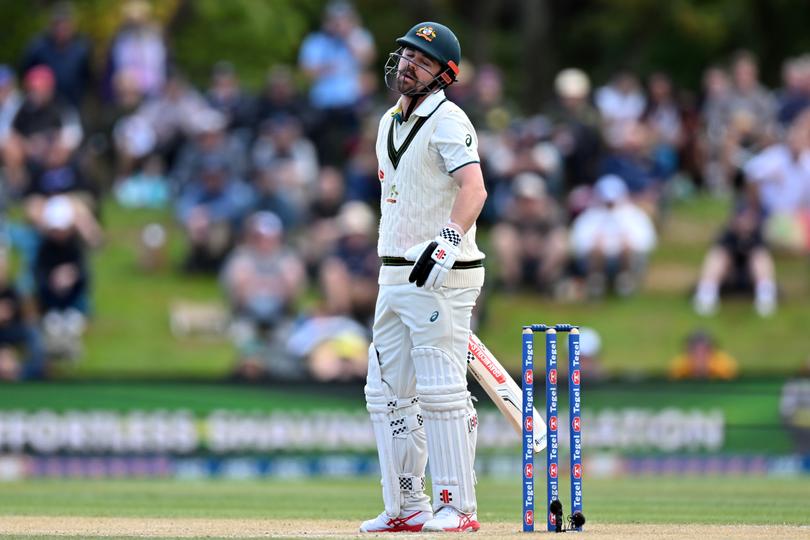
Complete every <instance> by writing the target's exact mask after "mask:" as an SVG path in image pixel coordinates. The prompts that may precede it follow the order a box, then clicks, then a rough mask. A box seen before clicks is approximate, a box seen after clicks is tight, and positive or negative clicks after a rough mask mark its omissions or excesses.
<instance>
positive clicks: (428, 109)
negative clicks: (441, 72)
mask: <svg viewBox="0 0 810 540" xmlns="http://www.w3.org/2000/svg"><path fill="white" fill-rule="evenodd" d="M445 99H447V97H446V96H445V95H444V90H439V91H438V92H433V93H432V94H428V96H427V97H426V98H425V99H424V100H422V103H420V104H419V105H418V106H417V107H416V109H415V110H414V111H413V113H411V116H414V115H416V116H430V114H431V113H432V112H433V111H435V110H436V107H438V106H439V105H440V104H441V103H442V101H444V100H445ZM397 114H399V115H400V118H401V115H402V98H400V100H399V103H397V108H396V110H394V112H393V114H392V116H394V117H396V115H397Z"/></svg>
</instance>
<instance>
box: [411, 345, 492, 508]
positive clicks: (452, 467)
mask: <svg viewBox="0 0 810 540" xmlns="http://www.w3.org/2000/svg"><path fill="white" fill-rule="evenodd" d="M411 354H412V357H413V361H414V366H415V368H416V393H417V394H418V396H419V403H420V407H421V408H422V414H423V415H424V419H425V430H426V431H427V445H428V453H429V455H430V475H431V478H432V480H433V508H434V510H438V509H439V508H441V507H442V506H452V507H454V508H456V509H458V510H460V511H461V512H465V513H472V512H475V511H476V501H475V471H474V469H473V465H474V462H475V445H476V439H477V435H478V429H477V428H478V416H477V415H476V413H475V408H474V407H473V405H472V400H471V399H470V393H469V392H468V391H467V379H466V378H465V376H466V366H463V365H458V364H457V363H456V362H454V361H453V359H452V358H451V357H450V356H449V355H448V354H447V353H445V352H444V351H442V350H441V349H437V348H435V347H416V348H414V349H412V350H411Z"/></svg>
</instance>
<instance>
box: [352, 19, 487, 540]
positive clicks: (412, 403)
mask: <svg viewBox="0 0 810 540" xmlns="http://www.w3.org/2000/svg"><path fill="white" fill-rule="evenodd" d="M396 44H397V46H398V48H397V49H396V51H394V52H392V53H391V54H390V55H389V58H388V62H387V63H386V65H385V83H386V86H388V88H390V89H392V90H395V91H396V92H397V93H399V94H400V98H399V100H398V101H397V103H396V105H395V106H393V107H392V108H391V109H389V110H388V111H387V112H386V113H385V114H384V115H383V117H382V119H381V120H380V127H379V131H378V133H377V146H376V149H377V161H378V163H379V170H378V176H379V179H380V183H381V185H382V197H381V201H380V204H381V207H382V217H381V220H380V229H379V232H380V234H379V242H378V244H377V252H378V254H379V256H380V258H381V260H382V267H381V269H380V275H379V285H380V290H379V296H378V298H377V305H376V312H375V317H374V329H373V343H372V344H371V346H370V347H369V367H368V378H367V381H366V386H365V396H366V403H367V408H368V411H369V413H370V414H371V422H372V425H373V428H374V436H375V438H376V441H377V449H378V452H379V458H380V467H381V469H382V492H383V502H384V504H385V511H384V512H382V513H381V514H380V515H379V516H377V517H376V518H374V519H371V520H368V521H365V522H363V524H362V525H361V526H360V530H361V531H362V532H384V531H391V532H395V531H420V530H421V531H433V532H439V531H448V532H451V531H452V532H462V531H464V532H466V531H476V530H478V528H479V527H480V525H479V523H478V520H477V516H476V510H477V508H476V499H475V473H474V471H473V463H474V460H475V446H476V437H477V427H478V418H477V416H476V412H475V409H474V408H473V404H472V401H471V399H470V393H469V392H468V391H467V377H466V374H467V365H466V364H467V362H466V352H467V341H468V339H469V336H470V317H471V314H472V310H473V306H474V305H475V301H476V299H477V298H478V294H479V292H480V290H481V287H482V285H483V283H484V267H483V257H484V254H483V253H481V251H479V249H478V247H477V246H476V244H475V220H476V218H477V217H478V214H479V213H480V212H481V208H482V207H483V205H484V201H485V200H486V197H487V193H486V190H485V188H484V180H483V176H482V174H481V166H480V164H479V157H478V139H477V137H476V133H475V130H474V129H473V126H472V124H471V123H470V120H469V119H468V118H467V115H466V114H464V112H463V111H462V110H461V109H460V108H459V107H458V106H457V105H456V104H454V103H453V102H451V101H448V99H447V97H446V96H445V93H444V89H445V88H446V87H448V86H449V85H451V84H453V82H454V81H455V80H456V77H457V76H458V64H459V60H460V57H461V47H460V45H459V42H458V39H457V38H456V36H455V35H454V34H453V32H452V31H451V30H450V29H449V28H447V27H446V26H444V25H442V24H439V23H435V22H424V23H420V24H417V25H416V26H414V27H413V28H411V29H410V30H408V32H407V33H406V34H405V35H404V36H402V37H400V38H399V39H397V40H396ZM428 461H429V462H430V473H431V479H432V483H433V493H432V495H433V497H432V504H431V498H430V497H428V495H427V494H426V493H425V466H426V464H427V463H428Z"/></svg>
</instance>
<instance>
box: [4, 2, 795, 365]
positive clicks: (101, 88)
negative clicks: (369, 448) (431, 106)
mask: <svg viewBox="0 0 810 540" xmlns="http://www.w3.org/2000/svg"><path fill="white" fill-rule="evenodd" d="M120 18H121V23H120V26H119V28H118V30H117V31H116V33H115V35H114V37H113V38H112V40H111V41H110V42H109V43H108V44H103V45H102V44H98V43H91V42H90V41H89V40H88V39H86V38H85V37H84V36H83V35H82V33H81V32H80V29H78V28H77V25H76V20H75V14H74V12H73V10H72V8H71V6H70V5H69V4H58V5H56V6H55V7H54V8H53V11H52V13H51V18H50V23H49V26H48V28H46V29H44V30H43V32H42V33H41V34H40V35H38V36H36V37H35V38H34V39H33V40H32V41H31V42H30V44H29V45H28V47H27V48H26V52H25V54H24V55H23V57H22V58H21V59H13V60H14V61H15V62H12V63H9V64H5V65H0V166H1V169H0V171H2V172H0V175H1V176H0V227H1V228H2V235H0V238H2V240H0V379H15V378H37V377H42V376H44V375H46V373H47V366H48V360H49V359H50V358H58V357H67V358H71V357H77V356H78V355H79V354H80V352H81V336H82V333H83V332H84V329H85V327H86V325H87V322H88V320H89V319H90V318H92V317H93V303H92V301H91V299H92V275H93V271H92V267H91V265H90V264H89V251H90V250H93V249H104V248H103V245H104V226H103V221H102V220H101V219H100V217H101V213H100V210H101V202H102V200H103V199H104V198H106V197H112V198H114V199H115V200H116V201H117V204H119V205H120V206H122V207H125V208H137V207H148V208H165V209H167V210H170V211H171V212H172V214H173V216H174V217H175V219H176V221H177V224H178V227H179V229H181V230H182V231H183V234H184V237H185V239H186V240H185V241H186V250H185V255H184V259H183V261H182V264H180V265H179V266H178V268H177V269H176V271H177V272H187V273H200V274H207V275H210V276H212V278H214V279H218V280H219V282H220V283H221V289H222V294H223V298H224V299H225V300H226V302H227V304H228V306H229V309H230V312H231V317H230V322H229V324H228V328H229V334H230V336H231V337H232V339H233V340H234V342H235V343H236V348H237V350H238V357H239V361H238V363H237V367H236V373H238V374H239V375H240V376H243V377H249V378H260V377H264V376H272V377H283V378H302V377H314V378H316V379H319V380H344V379H355V378H359V377H362V376H363V372H364V369H365V357H366V347H367V343H368V328H369V319H370V317H371V316H372V315H373V312H374V300H375V297H376V273H377V268H378V264H379V262H378V260H377V256H376V220H377V212H378V206H379V198H380V187H379V185H380V184H379V180H378V178H377V170H378V167H377V163H376V156H375V154H374V141H375V138H376V133H377V123H378V120H379V116H380V114H381V113H382V111H384V110H385V109H386V108H387V107H388V106H390V105H391V104H392V103H393V100H394V99H395V96H393V95H391V94H387V93H385V92H384V91H383V90H382V89H381V88H380V85H379V80H380V78H381V76H382V71H381V68H380V66H381V64H382V62H381V61H380V58H383V57H384V56H385V53H387V52H388V48H389V45H387V44H386V45H382V44H381V45H380V46H379V47H378V46H377V44H375V43H374V41H373V39H372V37H371V33H370V32H369V31H368V30H367V29H366V28H364V27H363V25H362V21H361V19H360V17H359V15H358V13H357V12H356V11H355V10H354V9H353V7H352V6H351V5H350V4H349V3H346V2H343V1H334V2H331V3H329V4H328V5H327V7H326V8H325V11H324V13H323V19H322V25H321V27H320V28H319V29H317V30H315V31H313V32H312V33H311V34H309V35H308V36H307V37H306V38H305V39H304V41H303V42H302V44H301V46H300V51H299V58H298V64H297V65H282V64H278V63H275V62H273V61H272V59H268V63H269V64H270V65H271V67H270V68H269V71H268V74H267V77H266V81H265V82H264V85H263V86H262V87H261V88H260V89H259V90H258V91H252V90H251V89H248V88H246V87H245V86H243V84H242V83H241V81H240V78H239V70H238V64H236V63H234V62H236V61H238V59H222V60H221V61H219V62H217V63H215V64H214V65H213V66H212V68H211V73H210V78H209V80H208V81H207V82H206V83H205V84H201V85H198V86H195V85H193V84H192V83H191V82H190V81H189V80H188V79H187V78H186V77H185V76H184V74H183V71H182V66H176V65H173V64H172V63H171V61H170V59H171V57H172V55H171V51H170V50H168V48H167V42H166V40H165V36H164V34H163V29H162V28H161V25H160V24H159V23H158V22H157V21H156V20H155V19H154V18H153V15H152V13H151V9H150V4H149V3H148V2H145V1H142V0H130V1H127V2H125V3H124V4H123V5H122V10H121V13H120ZM391 43H393V36H392V40H391ZM102 46H103V47H105V58H106V60H105V62H104V65H103V66H96V65H95V64H94V62H93V56H92V55H91V48H95V47H102ZM391 47H393V45H391ZM96 56H98V55H96ZM12 64H13V65H12ZM554 91H555V99H554V100H552V101H551V102H550V103H548V104H545V105H544V107H543V110H542V113H540V114H537V115H533V116H527V115H524V114H521V113H520V112H519V111H518V109H517V107H516V106H514V105H513V104H512V103H510V101H509V99H508V98H507V97H506V96H505V95H504V81H503V74H502V73H501V72H500V70H499V69H498V68H497V67H495V66H492V65H479V66H474V65H472V64H471V63H469V62H467V61H463V62H462V65H461V74H460V79H459V81H458V83H457V84H454V85H453V86H451V87H450V88H449V90H448V94H449V97H450V99H452V100H454V101H456V102H457V103H458V104H459V105H460V106H461V107H462V108H463V109H464V110H465V111H466V112H467V114H468V115H469V116H470V117H471V119H472V121H473V124H474V125H475V126H476V129H477V130H478V138H479V141H480V148H479V150H480V155H481V159H482V167H483V168H484V173H485V178H486V182H487V188H488V191H489V194H490V196H489V199H488V201H487V206H486V207H485V209H484V212H483V214H482V217H481V227H482V239H483V240H484V243H485V245H488V246H489V249H488V250H487V252H488V258H487V262H488V272H489V277H488V291H485V295H484V302H485V296H486V292H490V291H504V292H514V291H526V290H530V291H534V292H536V293H538V294H543V295H549V296H550V297H552V298H554V299H556V300H558V301H565V302H580V301H587V300H591V299H596V298H600V297H602V296H604V295H608V294H610V295H616V296H619V297H624V296H628V295H632V294H634V293H635V292H636V291H637V290H638V289H639V287H641V286H642V285H643V279H644V275H645V271H646V268H647V263H648V260H649V258H650V255H651V254H652V253H653V251H654V250H655V248H656V243H657V237H658V235H659V233H660V232H661V230H662V228H663V227H665V226H666V219H667V208H668V205H669V203H670V202H671V201H672V200H673V199H674V198H677V197H679V196H683V194H684V193H685V192H688V191H689V190H705V191H707V192H709V193H711V194H714V195H717V196H720V197H726V198H728V199H729V200H731V201H733V203H732V204H731V205H730V207H731V208H732V210H731V212H730V214H729V216H728V220H727V224H726V226H725V227H724V228H723V230H721V231H717V239H716V241H715V242H714V243H713V244H712V245H711V246H708V245H707V246H705V247H706V252H707V254H706V258H705V261H704V263H703V265H702V268H701V269H700V271H699V279H698V280H697V282H696V284H695V289H694V293H693V304H694V309H695V310H696V311H697V312H698V313H699V314H701V315H706V316H708V315H711V314H712V313H714V312H715V311H716V310H717V309H718V306H719V300H720V298H721V295H722V294H724V293H726V292H727V291H728V292H745V293H746V294H750V295H751V297H752V299H753V304H754V307H755V309H756V311H757V313H758V314H759V315H761V316H763V317H767V316H770V315H771V314H773V313H774V311H775V310H776V309H777V305H778V296H779V295H778V286H777V283H776V277H775V276H776V274H775V269H774V261H773V257H772V251H773V250H774V249H789V250H792V251H795V252H800V253H806V252H807V251H808V249H810V112H808V111H810V109H808V105H810V56H801V57H797V58H790V59H787V60H785V62H784V66H783V84H782V87H781V88H779V89H776V90H774V89H769V88H767V87H765V85H763V83H762V82H761V81H760V79H759V75H758V65H757V59H756V58H755V57H754V56H753V55H752V54H751V53H749V52H746V51H741V52H739V53H737V54H735V55H734V56H733V57H732V58H730V59H729V60H728V62H724V63H722V64H720V63H718V64H717V65H715V66H709V67H707V68H706V70H705V72H704V74H703V86H702V87H701V88H699V89H681V88H677V87H676V86H675V85H674V83H673V81H672V80H671V79H670V77H669V76H668V75H667V73H666V72H664V71H660V72H654V73H650V74H648V75H647V76H645V77H640V76H639V75H638V74H636V73H633V72H631V71H622V72H619V73H616V74H615V75H614V76H613V77H612V78H611V79H610V80H608V81H606V82H605V83H604V84H603V85H601V86H596V87H594V86H593V85H592V81H591V80H590V78H589V76H588V75H587V74H586V73H585V72H584V71H582V70H580V69H576V68H568V69H564V70H562V71H560V72H559V74H557V76H556V79H555V81H554ZM143 242H144V243H145V244H146V245H147V247H150V248H151V249H152V250H153V251H154V252H155V253H158V252H160V246H161V245H162V244H163V243H164V242H165V231H163V230H162V229H161V228H160V227H152V228H150V229H149V230H145V231H144V235H143ZM12 253H13V254H14V257H11V254H12ZM10 257H11V258H13V260H14V263H15V264H11V262H12V261H11V259H10ZM12 269H16V272H12ZM12 273H13V274H14V275H12ZM313 292H314V293H315V297H316V298H317V301H316V302H315V303H314V307H313V308H311V309H309V310H308V312H307V313H306V315H302V312H301V310H300V309H299V308H300V306H301V304H302V302H304V300H305V299H306V298H307V297H308V295H310V296H311V295H312V293H313ZM311 303H312V302H310V304H311Z"/></svg>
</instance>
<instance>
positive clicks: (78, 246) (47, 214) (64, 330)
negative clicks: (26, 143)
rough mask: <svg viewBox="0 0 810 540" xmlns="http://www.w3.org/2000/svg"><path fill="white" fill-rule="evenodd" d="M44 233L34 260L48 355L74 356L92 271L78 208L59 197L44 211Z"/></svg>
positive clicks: (78, 346)
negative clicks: (77, 212)
mask: <svg viewBox="0 0 810 540" xmlns="http://www.w3.org/2000/svg"><path fill="white" fill-rule="evenodd" d="M42 215H43V220H42V221H43V227H44V229H43V231H42V238H41V240H40V243H39V248H38V250H37V254H36V257H35V259H34V281H35V284H36V296H37V303H38V306H39V311H40V313H41V314H42V315H43V318H42V323H43V328H44V330H45V341H46V348H47V349H48V352H49V353H52V354H57V355H63V354H64V355H68V356H75V355H77V354H78V352H79V350H80V345H81V343H80V341H79V340H80V338H81V334H82V333H83V331H84V327H85V317H86V316H87V313H88V312H89V304H90V299H89V294H90V289H89V285H90V269H89V265H88V264H87V255H86V242H85V239H84V238H83V236H82V232H81V230H80V229H79V228H78V227H77V221H76V218H77V214H76V206H75V205H74V204H73V202H72V201H71V199H70V198H69V197H66V196H64V195H56V196H54V197H51V198H49V199H48V200H47V202H46V203H45V205H44V208H43V212H42Z"/></svg>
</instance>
